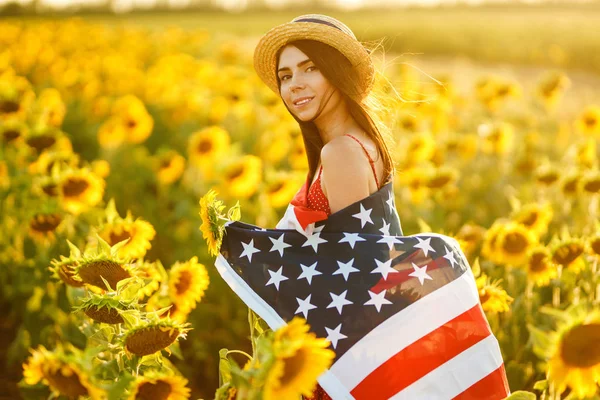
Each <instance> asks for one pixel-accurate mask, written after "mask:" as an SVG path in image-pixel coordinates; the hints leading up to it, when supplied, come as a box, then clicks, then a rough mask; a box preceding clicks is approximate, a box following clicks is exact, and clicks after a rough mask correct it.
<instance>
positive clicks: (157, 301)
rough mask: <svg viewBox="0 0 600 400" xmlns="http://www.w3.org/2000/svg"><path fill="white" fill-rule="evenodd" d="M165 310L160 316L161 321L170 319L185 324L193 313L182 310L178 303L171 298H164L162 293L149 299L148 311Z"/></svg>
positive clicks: (189, 310)
mask: <svg viewBox="0 0 600 400" xmlns="http://www.w3.org/2000/svg"><path fill="white" fill-rule="evenodd" d="M163 309H165V311H164V312H163V313H162V314H160V315H159V317H160V318H161V319H164V318H170V319H171V320H173V321H177V322H185V321H186V320H187V317H188V315H189V313H190V312H191V311H192V310H191V309H188V310H181V309H180V308H179V307H177V303H175V301H174V300H173V299H171V297H169V296H163V295H162V294H161V293H159V292H157V293H155V294H154V295H153V296H152V297H150V298H149V299H148V302H147V303H146V310H147V311H160V310H163Z"/></svg>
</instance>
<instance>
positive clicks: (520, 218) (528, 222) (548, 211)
mask: <svg viewBox="0 0 600 400" xmlns="http://www.w3.org/2000/svg"><path fill="white" fill-rule="evenodd" d="M553 214H554V212H553V210H552V205H551V204H550V203H545V204H539V203H531V204H526V205H524V206H522V207H521V208H519V209H517V210H514V211H513V212H512V213H511V216H510V218H511V219H512V220H513V221H515V222H518V223H519V224H521V225H523V226H525V227H526V228H528V229H530V230H532V231H533V232H535V234H536V235H537V236H538V237H540V236H542V235H544V234H545V233H546V231H547V230H548V225H549V224H550V222H551V221H552V216H553Z"/></svg>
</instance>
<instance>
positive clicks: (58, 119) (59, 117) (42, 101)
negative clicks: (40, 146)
mask: <svg viewBox="0 0 600 400" xmlns="http://www.w3.org/2000/svg"><path fill="white" fill-rule="evenodd" d="M66 113H67V107H66V106H65V103H64V102H63V100H62V97H61V95H60V92H59V91H58V90H56V89H55V88H46V89H44V90H42V92H41V93H40V96H39V97H38V99H37V102H36V105H35V110H34V119H35V122H36V123H38V124H41V125H50V126H56V127H59V126H61V125H62V123H63V120H64V118H65V114H66Z"/></svg>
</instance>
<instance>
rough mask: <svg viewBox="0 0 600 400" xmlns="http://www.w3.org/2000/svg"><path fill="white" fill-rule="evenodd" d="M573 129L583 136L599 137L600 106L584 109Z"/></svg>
mask: <svg viewBox="0 0 600 400" xmlns="http://www.w3.org/2000/svg"><path fill="white" fill-rule="evenodd" d="M575 127H576V128H577V129H578V130H579V131H580V132H582V133H583V134H585V135H589V136H593V137H596V138H598V137H600V106H597V105H593V104H592V105H589V106H588V107H586V108H585V109H584V110H583V112H582V113H581V114H580V115H579V117H578V118H577V120H576V121H575Z"/></svg>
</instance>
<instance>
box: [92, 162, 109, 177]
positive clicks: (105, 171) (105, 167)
mask: <svg viewBox="0 0 600 400" xmlns="http://www.w3.org/2000/svg"><path fill="white" fill-rule="evenodd" d="M90 166H91V167H92V171H93V172H94V174H96V175H97V176H99V177H100V178H102V179H104V178H106V177H107V176H108V175H109V174H110V164H109V162H108V161H106V160H94V161H92V163H91V164H90Z"/></svg>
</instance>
